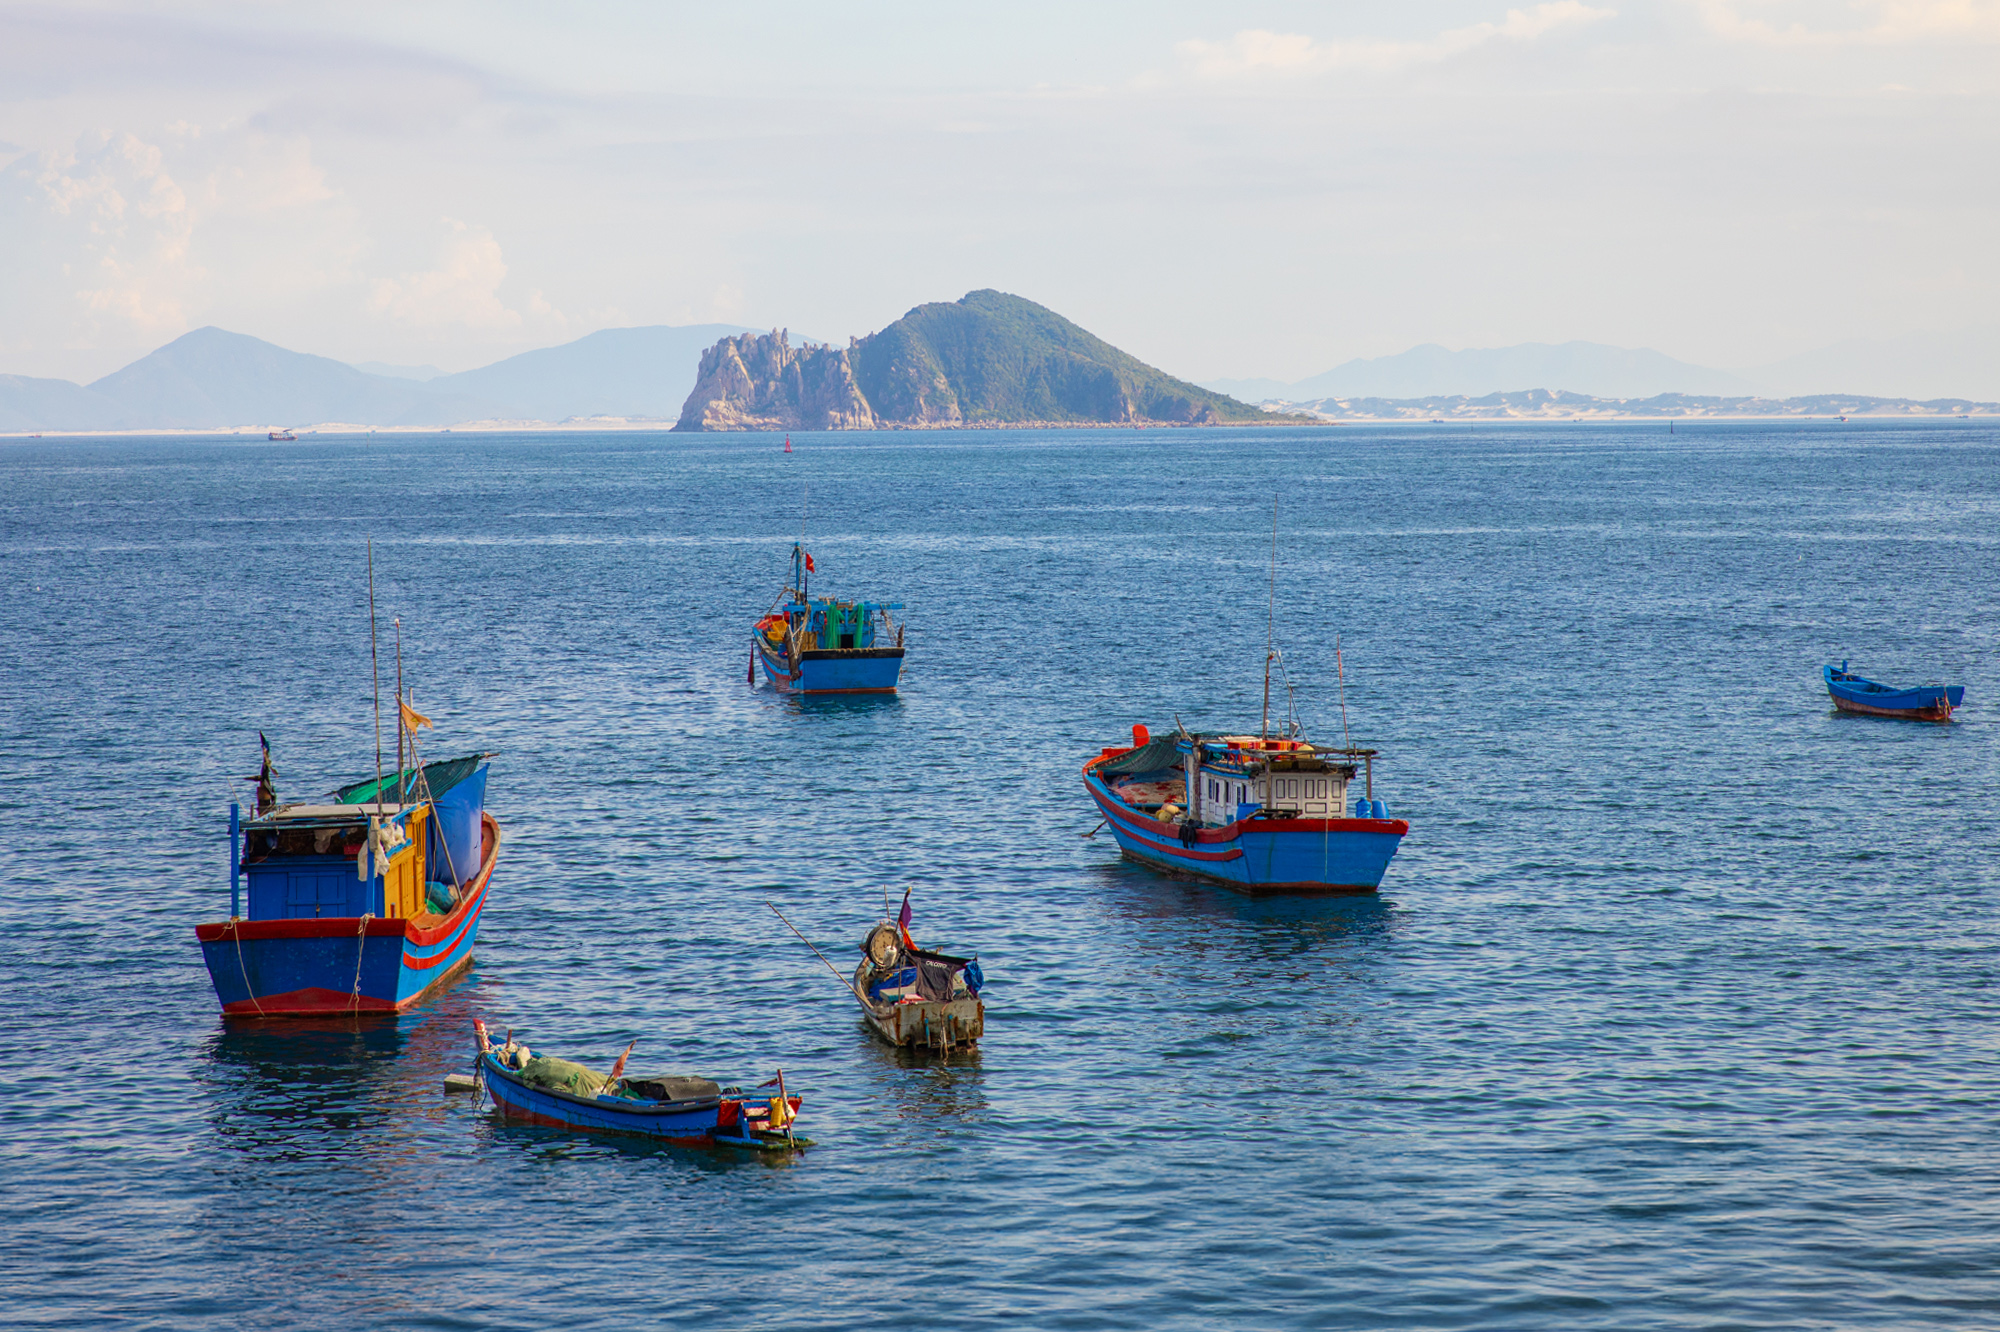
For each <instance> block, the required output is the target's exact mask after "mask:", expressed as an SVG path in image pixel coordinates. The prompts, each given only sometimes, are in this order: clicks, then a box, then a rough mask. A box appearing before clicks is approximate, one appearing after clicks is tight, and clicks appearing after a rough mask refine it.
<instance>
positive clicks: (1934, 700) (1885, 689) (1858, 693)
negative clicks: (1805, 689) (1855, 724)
mask: <svg viewBox="0 0 2000 1332" xmlns="http://www.w3.org/2000/svg"><path fill="white" fill-rule="evenodd" d="M1820 676H1821V678H1823V679H1824V680H1825V681H1826V692H1827V694H1828V695H1829V696H1830V697H1831V698H1832V699H1833V706H1834V707H1836V708H1838V709H1840V710H1841V711H1842V712H1859V713H1865V714H1867V715H1868V716H1871V717H1904V718H1908V719H1910V720H1912V721H1934V722H1948V721H1950V720H1951V714H1952V712H1953V710H1954V709H1956V708H1957V707H1959V705H1961V704H1962V703H1964V702H1965V686H1964V685H1944V684H1927V685H1918V686H1916V687H1915V688H1913V689H1898V688H1897V687H1896V686H1894V685H1885V684H1881V683H1879V682H1877V681H1874V680H1869V679H1864V678H1863V677H1861V676H1859V675H1854V674H1851V673H1850V672H1849V671H1848V669H1847V663H1846V662H1844V661H1843V662H1841V663H1840V665H1839V667H1837V668H1836V667H1833V666H1822V667H1821V668H1820Z"/></svg>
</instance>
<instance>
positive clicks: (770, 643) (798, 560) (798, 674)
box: [749, 546, 903, 694]
mask: <svg viewBox="0 0 2000 1332" xmlns="http://www.w3.org/2000/svg"><path fill="white" fill-rule="evenodd" d="M813 572H814V569H813V561H812V556H810V555H808V554H807V553H806V550H805V547H803V546H793V547H792V583H791V586H790V587H788V588H786V589H785V590H784V591H783V592H781V593H780V594H779V601H780V603H781V604H780V605H778V606H775V607H773V608H772V611H771V613H770V614H768V615H766V616H765V617H764V618H763V619H761V620H759V621H757V627H756V628H755V629H754V630H752V631H751V635H750V644H751V647H750V670H749V682H750V683H751V684H755V683H757V662H758V660H759V659H762V661H763V663H764V678H765V679H767V680H769V681H770V682H771V687H772V688H774V689H777V690H779V691H781V692H783V693H787V694H893V693H895V692H896V685H897V683H898V682H899V681H900V680H901V678H902V673H903V626H902V625H900V624H897V623H896V622H895V621H894V620H893V619H892V618H891V616H890V614H889V612H891V611H900V610H902V609H903V607H902V605H901V604H900V603H896V602H887V603H885V602H876V601H839V600H835V599H834V598H831V597H821V598H819V599H818V600H814V599H813V597H812V595H811V592H810V588H811V580H812V574H813Z"/></svg>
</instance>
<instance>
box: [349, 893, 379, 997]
mask: <svg viewBox="0 0 2000 1332" xmlns="http://www.w3.org/2000/svg"><path fill="white" fill-rule="evenodd" d="M373 919H375V913H374V912H372V911H364V912H362V913H361V919H360V920H359V921H357V922H355V927H354V989H353V992H352V996H351V998H350V999H349V1001H348V1010H347V1011H348V1012H350V1013H352V1014H354V1015H355V1016H356V1017H359V1016H360V1015H361V958H362V955H363V954H364V953H366V952H367V951H368V922H369V921H371V920H373Z"/></svg>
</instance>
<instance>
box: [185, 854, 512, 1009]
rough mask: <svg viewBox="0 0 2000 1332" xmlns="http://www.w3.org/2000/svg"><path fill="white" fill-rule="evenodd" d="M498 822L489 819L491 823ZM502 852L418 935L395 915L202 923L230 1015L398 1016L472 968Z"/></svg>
mask: <svg viewBox="0 0 2000 1332" xmlns="http://www.w3.org/2000/svg"><path fill="white" fill-rule="evenodd" d="M489 822H490V820H489ZM498 842H499V839H498V835H497V827H496V833H495V837H494V850H493V853H490V854H489V855H488V856H487V858H486V863H485V864H484V865H482V866H481V867H480V872H479V877H478V878H476V879H474V880H473V882H472V883H471V884H470V885H469V886H468V891H467V892H466V894H465V897H464V899H463V900H462V901H461V902H460V903H459V904H458V906H457V907H456V908H455V909H454V910H453V911H452V913H451V914H450V915H449V916H446V917H445V918H444V919H443V920H442V921H441V922H440V923H438V924H437V925H435V926H433V927H431V928H429V929H420V928H418V926H417V925H416V923H415V922H414V921H410V920H403V919H397V918H394V917H383V918H368V919H366V920H364V919H363V918H361V917H346V918H341V917H334V918H330V919H307V920H227V921H218V922H215V923H213V924H206V925H197V926H195V938H196V939H197V940H199V941H200V943H201V956H202V961H203V962H205V963H206V964H207V965H208V978H209V980H210V982H211V983H213V985H214V986H215V996H216V998H217V999H219V1000H221V1002H222V1011H223V1012H224V1013H227V1014H230V1015H231V1016H236V1017H326V1016H338V1015H340V1014H343V1013H385V1012H387V1013H400V1012H403V1011H405V1010H407V1009H409V1008H412V1007H414V1006H415V1005H416V1004H418V1003H420V1002H422V1001H423V1000H424V999H425V998H427V997H429V996H430V995H431V994H433V993H434V992H436V991H437V990H439V989H440V988H442V987H443V986H444V985H445V984H446V983H447V982H448V981H450V980H451V979H452V978H453V977H454V976H456V975H458V973H460V972H461V971H463V970H464V969H465V968H466V967H468V966H470V965H471V964H472V956H473V948H474V946H475V945H476V944H477V942H478V939H479V917H480V914H481V913H482V912H483V911H484V910H485V906H486V889H487V885H488V884H489V883H490V882H491V881H492V878H493V865H494V862H495V861H496V860H497V858H498V855H497V852H498Z"/></svg>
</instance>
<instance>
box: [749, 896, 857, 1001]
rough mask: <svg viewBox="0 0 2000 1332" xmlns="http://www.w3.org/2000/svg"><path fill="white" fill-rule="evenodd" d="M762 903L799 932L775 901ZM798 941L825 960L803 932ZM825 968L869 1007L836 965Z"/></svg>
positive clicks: (850, 992) (828, 964) (789, 926)
mask: <svg viewBox="0 0 2000 1332" xmlns="http://www.w3.org/2000/svg"><path fill="white" fill-rule="evenodd" d="M764 905H765V906H767V907H770V908H771V914H772V915H774V916H776V917H777V918H778V919H779V920H784V921H785V928H786V929H788V930H790V931H791V932H792V933H793V934H799V927H798V926H796V925H794V924H792V922H791V921H789V920H785V913H784V912H782V911H780V910H778V908H777V904H776V903H773V902H766V903H764ZM799 942H800V943H802V944H804V945H805V946H806V947H808V948H811V949H812V950H813V956H815V957H817V958H818V959H819V960H820V961H822V962H826V954H825V953H822V952H820V951H819V949H818V948H817V947H816V946H815V945H814V944H813V941H812V940H811V939H808V938H806V936H805V935H803V934H799ZM826 969H827V970H828V971H831V972H832V973H833V977H834V979H835V980H837V981H839V982H840V983H841V984H842V985H843V986H845V987H846V989H847V992H848V993H849V994H851V995H853V996H854V999H855V1002H857V1003H859V1004H860V1005H861V1006H862V1007H863V1008H867V1007H869V1004H868V1001H867V1000H866V999H863V998H862V997H861V991H859V990H857V989H855V988H854V982H853V981H851V980H849V979H847V977H845V976H843V975H841V974H840V968H839V967H836V966H835V965H833V963H831V962H826Z"/></svg>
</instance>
